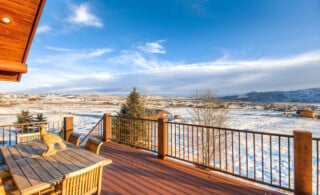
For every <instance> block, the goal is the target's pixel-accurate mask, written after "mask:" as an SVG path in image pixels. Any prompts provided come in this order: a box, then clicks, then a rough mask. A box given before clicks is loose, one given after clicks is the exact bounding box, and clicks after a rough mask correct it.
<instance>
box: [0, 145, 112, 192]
mask: <svg viewBox="0 0 320 195" xmlns="http://www.w3.org/2000/svg"><path fill="white" fill-rule="evenodd" d="M66 145H67V148H66V149H61V148H60V147H59V146H57V145H56V148H57V153H56V154H55V155H51V156H46V157H42V156H41V155H40V154H42V153H43V152H44V151H46V149H47V148H46V145H45V144H44V143H42V142H41V141H35V142H30V143H23V144H17V145H15V146H10V147H3V148H1V152H2V154H3V157H4V159H5V162H6V163H7V165H8V168H9V171H10V173H11V175H12V178H13V180H14V182H15V184H16V186H17V188H18V189H19V190H20V192H21V194H32V193H36V192H39V191H41V190H44V189H47V188H49V187H51V186H54V185H56V184H59V183H60V182H62V179H63V176H64V175H65V174H67V173H70V172H74V171H77V170H80V169H82V168H85V167H88V166H90V165H93V164H95V163H98V162H103V164H104V165H108V164H110V163H111V162H112V161H111V160H110V159H106V158H105V157H103V156H99V155H96V154H94V153H92V152H89V151H87V150H84V149H83V148H80V147H77V146H74V145H72V144H69V143H66Z"/></svg>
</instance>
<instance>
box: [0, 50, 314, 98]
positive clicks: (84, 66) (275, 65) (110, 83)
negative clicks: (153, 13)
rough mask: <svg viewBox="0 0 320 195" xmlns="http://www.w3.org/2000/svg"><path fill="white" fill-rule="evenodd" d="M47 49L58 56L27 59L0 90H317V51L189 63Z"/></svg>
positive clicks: (135, 54)
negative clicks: (24, 68) (17, 78)
mask: <svg viewBox="0 0 320 195" xmlns="http://www.w3.org/2000/svg"><path fill="white" fill-rule="evenodd" d="M48 49H53V50H56V52H57V54H55V55H50V56H39V58H34V59H33V60H30V63H29V64H32V65H31V67H30V68H29V72H28V73H27V74H26V75H24V76H23V77H22V81H21V83H9V84H8V83H6V84H5V85H2V89H3V91H4V92H23V93H47V92H61V93H108V94H116V95H127V93H128V92H129V91H130V90H131V89H132V86H136V87H138V89H140V90H143V91H146V92H147V93H148V94H153V95H168V96H190V95H191V94H192V92H193V91H194V90H196V89H198V90H201V89H212V90H213V91H215V93H217V94H218V95H230V94H242V93H246V92H250V91H271V90H295V89H303V88H312V87H320V86H319V83H320V77H319V75H320V69H319V67H320V50H316V51H311V52H306V53H302V54H299V55H295V56H287V57H283V58H261V59H253V60H233V59H226V58H222V59H221V60H213V61H208V62H199V63H191V64H189V63H183V62H172V61H163V60H158V59H156V58H153V56H149V55H148V54H145V53H144V52H142V51H138V50H124V51H120V52H116V51H114V50H113V49H111V48H107V47H106V48H97V49H94V50H87V51H83V50H82V51H75V50H72V49H68V48H55V47H48ZM62 51H69V52H62ZM44 67H49V68H47V69H45V68H44Z"/></svg>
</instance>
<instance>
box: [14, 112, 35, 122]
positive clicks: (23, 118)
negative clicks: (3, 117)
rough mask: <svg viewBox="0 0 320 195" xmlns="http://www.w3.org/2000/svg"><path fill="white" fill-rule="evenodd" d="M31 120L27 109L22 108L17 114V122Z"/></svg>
mask: <svg viewBox="0 0 320 195" xmlns="http://www.w3.org/2000/svg"><path fill="white" fill-rule="evenodd" d="M30 122H32V115H31V114H30V112H29V110H22V111H21V113H20V114H18V115H17V123H30Z"/></svg>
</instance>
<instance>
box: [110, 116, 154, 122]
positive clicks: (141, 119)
mask: <svg viewBox="0 0 320 195" xmlns="http://www.w3.org/2000/svg"><path fill="white" fill-rule="evenodd" d="M112 118H120V119H129V120H140V121H150V122H157V121H158V120H155V119H146V118H133V117H123V116H112Z"/></svg>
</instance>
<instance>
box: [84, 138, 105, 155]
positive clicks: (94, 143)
mask: <svg viewBox="0 0 320 195" xmlns="http://www.w3.org/2000/svg"><path fill="white" fill-rule="evenodd" d="M102 144H103V142H100V141H98V140H96V139H92V138H89V139H88V141H87V143H86V147H85V148H86V150H89V151H91V152H93V153H95V154H99V152H100V148H101V146H102Z"/></svg>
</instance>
